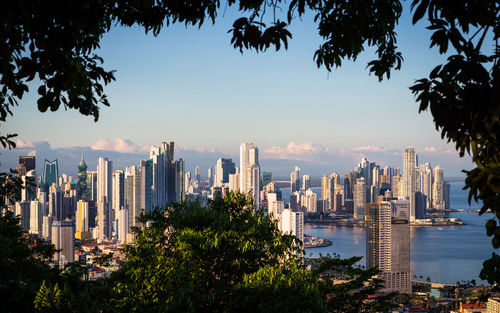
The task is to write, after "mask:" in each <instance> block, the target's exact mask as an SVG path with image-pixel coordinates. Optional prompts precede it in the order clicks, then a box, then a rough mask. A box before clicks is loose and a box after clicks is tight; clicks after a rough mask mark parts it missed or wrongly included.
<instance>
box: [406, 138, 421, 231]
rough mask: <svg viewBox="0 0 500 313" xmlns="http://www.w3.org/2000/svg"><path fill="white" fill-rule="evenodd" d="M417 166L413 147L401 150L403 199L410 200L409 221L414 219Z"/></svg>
mask: <svg viewBox="0 0 500 313" xmlns="http://www.w3.org/2000/svg"><path fill="white" fill-rule="evenodd" d="M417 165H418V161H417V153H416V151H415V148H414V147H408V148H406V149H404V150H403V197H408V199H409V200H410V221H412V220H414V219H415V192H417V174H416V168H417Z"/></svg>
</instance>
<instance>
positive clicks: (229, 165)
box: [214, 158, 236, 186]
mask: <svg viewBox="0 0 500 313" xmlns="http://www.w3.org/2000/svg"><path fill="white" fill-rule="evenodd" d="M235 172H236V168H235V166H234V162H233V160H232V159H225V158H219V159H218V160H217V164H216V165H215V181H214V185H215V186H222V184H225V183H229V174H234V173H235Z"/></svg>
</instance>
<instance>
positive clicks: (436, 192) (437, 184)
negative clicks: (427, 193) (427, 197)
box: [432, 165, 445, 210]
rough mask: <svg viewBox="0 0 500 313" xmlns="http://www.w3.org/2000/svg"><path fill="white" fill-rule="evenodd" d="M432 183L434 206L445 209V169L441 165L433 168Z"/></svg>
mask: <svg viewBox="0 0 500 313" xmlns="http://www.w3.org/2000/svg"><path fill="white" fill-rule="evenodd" d="M432 173H433V175H432V176H433V179H434V182H433V184H432V207H433V208H434V209H437V210H444V208H445V204H444V201H443V200H444V199H443V169H441V166H439V165H438V166H436V167H435V168H434V169H433V170H432Z"/></svg>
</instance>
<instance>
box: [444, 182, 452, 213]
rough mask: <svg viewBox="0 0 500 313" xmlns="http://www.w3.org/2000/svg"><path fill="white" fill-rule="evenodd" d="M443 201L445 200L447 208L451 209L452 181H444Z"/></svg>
mask: <svg viewBox="0 0 500 313" xmlns="http://www.w3.org/2000/svg"><path fill="white" fill-rule="evenodd" d="M443 202H444V208H445V209H446V210H449V209H451V206H450V205H451V203H450V183H449V182H447V181H444V182H443Z"/></svg>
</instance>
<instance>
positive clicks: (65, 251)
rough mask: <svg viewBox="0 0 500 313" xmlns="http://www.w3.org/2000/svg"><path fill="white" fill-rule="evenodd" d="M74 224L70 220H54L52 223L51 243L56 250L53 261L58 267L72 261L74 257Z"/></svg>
mask: <svg viewBox="0 0 500 313" xmlns="http://www.w3.org/2000/svg"><path fill="white" fill-rule="evenodd" d="M74 226H75V224H74V223H73V222H71V221H70V220H64V221H54V222H53V223H52V244H53V245H54V248H55V249H56V250H57V252H56V253H55V255H54V261H55V262H56V264H57V265H59V266H60V267H63V266H64V265H66V264H68V263H70V262H73V261H74V259H75V252H74V245H73V227H74Z"/></svg>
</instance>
